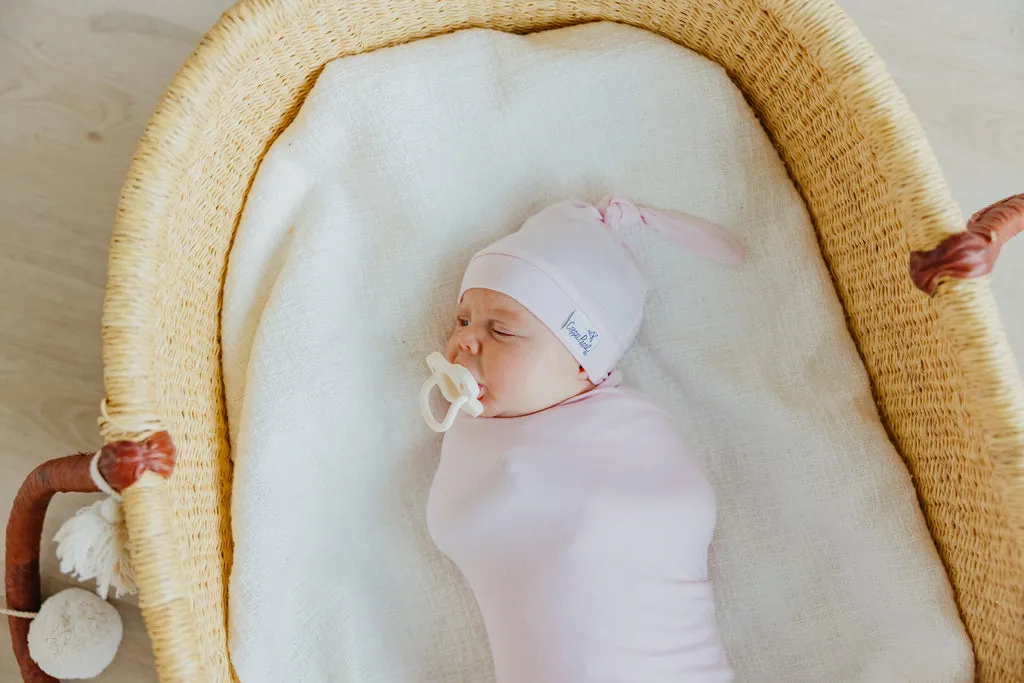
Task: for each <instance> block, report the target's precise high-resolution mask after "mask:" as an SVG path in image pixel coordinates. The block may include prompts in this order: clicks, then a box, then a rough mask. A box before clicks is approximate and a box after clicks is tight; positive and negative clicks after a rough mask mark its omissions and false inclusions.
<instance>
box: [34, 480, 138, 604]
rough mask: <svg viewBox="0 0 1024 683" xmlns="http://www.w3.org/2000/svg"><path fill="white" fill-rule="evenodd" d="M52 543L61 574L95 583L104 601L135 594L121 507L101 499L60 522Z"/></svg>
mask: <svg viewBox="0 0 1024 683" xmlns="http://www.w3.org/2000/svg"><path fill="white" fill-rule="evenodd" d="M53 540H54V541H56V542H57V559H59V560H60V570H61V571H62V572H64V573H65V574H69V575H70V576H72V577H74V578H76V579H79V580H82V581H85V580H88V579H92V578H95V579H96V593H97V594H98V595H99V596H100V597H101V598H103V599H106V598H107V594H108V593H109V592H110V589H113V590H114V596H115V597H121V596H122V595H123V594H125V593H134V592H135V570H134V568H133V567H132V563H131V558H130V556H129V554H128V531H127V529H126V528H125V524H124V515H123V514H122V513H121V505H120V503H118V501H117V500H115V499H114V498H113V497H110V498H104V499H103V500H100V501H97V502H95V503H93V504H92V505H90V506H88V507H84V508H82V509H81V510H79V511H78V512H77V513H76V514H75V516H74V517H72V518H71V519H69V520H68V521H66V522H64V524H62V525H61V527H60V529H58V530H57V533H56V535H54V537H53Z"/></svg>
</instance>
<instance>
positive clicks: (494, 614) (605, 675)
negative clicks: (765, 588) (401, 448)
mask: <svg viewBox="0 0 1024 683" xmlns="http://www.w3.org/2000/svg"><path fill="white" fill-rule="evenodd" d="M427 518H428V524H429V528H430V533H431V536H432V537H433V539H434V542H435V543H436V544H437V546H438V547H439V548H440V549H441V550H442V551H443V552H444V553H445V554H447V555H448V556H449V557H450V558H451V559H452V560H453V561H454V562H455V564H456V565H458V567H459V569H460V570H461V571H462V573H463V575H464V576H465V577H466V580H467V581H468V583H469V585H470V587H471V588H472V590H473V593H474V595H475V597H476V600H477V602H478V604H479V606H480V610H481V612H482V615H483V620H484V624H485V626H486V629H487V634H488V638H489V639H490V645H491V650H492V653H493V657H494V665H495V670H496V672H497V680H498V682H499V683H583V682H588V683H627V682H628V683H660V682H662V681H663V682H665V683H669V682H670V681H671V682H672V683H683V682H695V681H699V682H718V681H730V680H732V673H731V670H730V668H729V666H728V664H727V662H726V660H725V655H724V652H723V648H722V644H721V641H720V639H719V634H718V627H717V622H716V619H715V607H714V601H713V598H712V589H711V584H710V583H709V581H708V571H707V560H708V547H709V545H710V543H711V537H712V534H713V530H714V526H715V500H714V494H713V492H712V490H711V488H710V486H709V484H708V482H707V480H706V479H705V477H704V475H703V473H702V472H701V469H700V467H699V465H698V464H697V462H696V461H695V460H694V458H693V457H692V456H691V455H690V453H689V451H688V449H687V447H686V445H685V444H684V443H683V441H682V439H681V437H680V435H679V434H678V432H677V430H676V428H675V426H674V425H673V424H672V421H671V419H670V418H669V416H668V415H667V414H666V413H665V412H664V411H662V410H661V409H660V408H658V407H657V406H656V405H654V404H653V403H652V402H651V401H650V400H648V399H647V398H645V397H644V396H642V395H641V394H639V393H637V392H635V391H632V390H630V389H627V388H624V387H622V386H620V385H619V375H618V373H613V374H612V375H611V377H609V379H608V380H606V381H605V382H604V383H603V384H602V385H601V386H599V387H598V388H596V389H594V390H593V391H590V392H588V393H586V394H583V395H581V396H578V397H576V398H573V399H570V400H568V401H566V402H564V403H562V404H559V405H557V406H555V407H552V408H549V409H547V410H544V411H542V412H539V413H536V414H533V415H529V416H526V417H518V418H511V419H486V418H471V417H467V416H465V415H463V416H460V417H459V418H458V419H457V420H456V422H455V425H454V426H453V428H452V429H451V431H449V432H448V433H447V434H446V435H445V439H444V444H443V447H442V451H441V464H440V467H439V469H438V471H437V474H436V476H435V479H434V484H433V487H432V489H431V492H430V500H429V503H428V512H427Z"/></svg>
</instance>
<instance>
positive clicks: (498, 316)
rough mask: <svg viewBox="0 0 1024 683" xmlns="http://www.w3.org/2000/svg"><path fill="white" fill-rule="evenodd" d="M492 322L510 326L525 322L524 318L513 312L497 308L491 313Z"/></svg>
mask: <svg viewBox="0 0 1024 683" xmlns="http://www.w3.org/2000/svg"><path fill="white" fill-rule="evenodd" d="M488 317H489V318H490V319H491V321H492V322H498V323H505V324H508V325H513V324H519V323H521V322H522V321H523V318H522V316H520V315H519V314H518V313H516V312H515V311H513V310H508V309H504V308H497V309H494V310H492V311H490V315H489V316H488Z"/></svg>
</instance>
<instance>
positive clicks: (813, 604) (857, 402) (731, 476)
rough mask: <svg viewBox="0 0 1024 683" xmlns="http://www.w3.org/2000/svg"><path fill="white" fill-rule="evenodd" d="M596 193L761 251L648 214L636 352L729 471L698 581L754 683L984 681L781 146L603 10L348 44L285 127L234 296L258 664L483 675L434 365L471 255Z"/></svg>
mask: <svg viewBox="0 0 1024 683" xmlns="http://www.w3.org/2000/svg"><path fill="white" fill-rule="evenodd" d="M608 192H615V193H617V194H620V195H625V196H631V197H633V198H634V199H636V200H637V201H640V202H644V203H647V204H650V205H654V206H660V207H664V208H669V209H679V210H683V211H687V212H690V213H693V214H695V215H698V216H701V217H703V218H706V219H708V220H712V221H714V222H717V223H719V224H722V225H724V226H726V227H727V228H728V229H730V230H731V231H733V232H735V233H736V234H738V235H740V236H741V237H742V238H743V239H744V241H745V242H746V243H747V245H748V247H749V253H750V257H749V259H748V262H747V263H746V264H745V265H744V266H743V267H741V268H739V269H729V268H722V267H719V266H717V265H715V264H713V263H710V262H708V261H706V260H704V259H700V258H699V257H695V256H693V255H691V254H687V253H683V252H681V251H680V250H678V249H676V248H674V247H672V246H670V245H667V244H666V243H664V242H663V241H662V240H660V239H659V238H658V236H657V235H652V234H650V233H646V232H638V233H636V234H634V235H632V236H631V237H630V242H631V244H632V246H633V247H634V248H635V250H636V251H637V253H638V255H639V258H640V261H641V262H642V263H644V264H645V265H646V268H647V270H648V273H649V276H650V280H651V283H652V292H651V295H650V297H649V300H648V307H647V319H646V322H645V325H644V328H643V330H642V332H641V336H640V339H639V341H638V344H637V345H636V347H635V348H634V350H633V351H632V352H631V353H630V355H629V356H628V358H627V361H626V362H625V364H624V366H623V370H624V374H625V378H626V382H627V383H628V384H632V385H634V386H636V387H638V388H639V389H641V390H643V391H645V392H646V393H648V394H650V395H651V396H653V397H654V398H655V399H656V400H658V401H660V402H662V403H663V404H665V405H667V406H669V407H670V408H671V411H672V413H673V415H674V416H675V417H676V419H677V420H678V422H679V425H680V428H681V429H682V430H683V431H684V433H685V434H686V436H687V438H688V439H689V441H690V443H691V444H692V445H693V446H694V449H695V450H696V451H697V452H698V453H699V454H700V456H701V458H702V460H703V462H704V465H705V467H706V469H707V471H708V474H709V477H710V480H711V482H712V484H713V486H714V487H715V489H716V491H717V494H718V499H719V508H720V522H719V526H718V533H717V538H716V541H715V545H714V548H713V552H714V559H713V561H712V573H713V578H714V581H715V582H716V592H717V599H718V604H719V615H720V616H719V618H720V621H721V626H722V631H723V636H724V639H725V643H726V648H727V650H728V654H729V657H730V660H731V662H732V664H733V665H734V667H735V669H736V673H737V680H739V681H766V682H771V683H777V682H782V681H785V682H786V683H794V682H803V681H806V682H808V683H812V682H813V683H828V682H882V681H884V682H887V683H888V682H893V681H920V682H922V683H925V682H926V683H939V682H942V681H949V682H961V681H969V680H970V679H971V670H972V664H973V662H972V657H971V650H970V646H969V643H968V641H967V639H966V636H965V633H964V630H963V628H962V626H961V624H960V622H959V620H958V616H957V612H956V607H955V605H954V603H953V597H952V592H951V590H950V587H949V585H948V582H947V580H946V577H945V574H944V572H943V568H942V566H941V563H940V561H939V558H938V556H937V554H936V552H935V550H934V547H933V545H932V541H931V538H930V536H929V535H928V531H927V529H926V528H925V524H924V521H923V518H922V515H921V513H920V511H919V509H918V505H917V502H916V498H915V494H914V490H913V488H912V485H911V482H910V478H909V476H908V474H907V472H906V470H905V468H904V467H903V465H902V463H901V461H900V459H899V456H898V455H897V453H896V452H895V451H894V449H893V447H892V446H891V445H890V442H889V441H888V439H887V437H886V433H885V431H884V429H883V428H882V425H881V424H880V422H879V419H878V417H877V414H876V411H875V406H874V404H873V402H872V397H871V392H870V389H869V385H868V380H867V377H866V373H865V371H864V368H863V366H862V365H861V364H860V361H859V358H858V355H857V351H856V349H855V348H854V345H853V343H852V341H851V340H850V337H849V335H848V333H847V329H846V326H845V324H844V319H843V312H842V310H841V307H840V305H839V303H838V300H837V298H836V296H835V293H834V291H833V288H832V285H831V282H830V279H829V275H828V272H827V270H826V268H825V265H824V264H823V262H822V259H821V256H820V254H819V251H818V247H817V243H816V240H815V237H814V235H813V232H812V227H811V224H810V222H809V219H808V216H807V213H806V210H805V208H804V206H803V204H802V202H801V200H800V198H799V196H798V194H797V193H796V191H795V190H794V188H793V186H792V184H791V183H790V181H789V179H788V177H787V175H786V171H785V169H784V168H783V165H782V163H781V162H780V160H779V158H778V156H777V155H776V153H775V151H774V149H773V148H772V145H771V143H770V141H769V139H768V138H767V137H766V135H765V134H764V132H763V130H762V129H761V127H760V126H759V124H758V122H757V120H756V119H755V117H754V116H753V115H752V113H751V112H750V110H749V108H748V107H747V105H746V104H745V102H744V100H743V98H742V96H741V95H740V93H739V92H738V91H737V90H736V88H735V87H734V86H733V85H732V84H731V83H730V81H729V79H728V78H727V76H726V75H725V74H724V73H723V71H722V70H721V69H720V68H719V67H718V66H716V65H715V64H713V63H711V62H709V61H707V60H705V59H704V58H702V57H700V56H698V55H696V54H694V53H691V52H689V51H686V50H684V49H682V48H680V47H678V46H676V45H674V44H672V43H670V42H667V41H665V40H664V39H661V38H658V37H656V36H654V35H653V34H650V33H646V32H643V31H640V30H637V29H632V28H627V27H623V26H618V25H610V24H591V25H585V26H580V27H575V28H571V29H564V30H560V31H554V32H548V33H541V34H536V35H531V36H526V37H518V36H512V35H506V34H501V33H494V32H487V31H468V32H462V33H457V34H454V35H448V36H443V37H439V38H435V39H431V40H428V41H422V42H418V43H414V44H410V45H405V46H401V47H397V48H393V49H389V50H382V51H379V52H375V53H371V54H366V55H360V56H356V57H350V58H346V59H343V60H340V61H338V62H335V63H332V64H330V65H328V66H327V67H326V69H325V70H324V72H323V74H322V75H321V76H320V78H319V81H318V82H317V84H316V86H315V87H314V88H313V90H312V92H311V93H310V95H309V98H308V100H307V102H306V103H305V105H304V106H303V108H302V110H301V112H300V114H299V116H298V117H297V118H296V120H295V121H294V122H293V123H292V125H291V126H290V127H289V128H288V130H287V131H285V132H284V134H283V135H282V136H281V138H280V139H279V140H277V141H276V142H275V143H274V145H273V146H272V148H271V149H270V150H269V152H268V154H267V156H266V159H265V160H264V162H263V164H262V166H261V168H260V170H259V173H258V174H257V177H256V179H255V182H254V185H253V187H252V190H251V192H250V195H249V200H248V204H247V206H246V209H245V214H244V216H243V220H242V223H241V225H240V227H239V230H238V235H237V238H236V241H235V245H234V248H233V251H232V254H231V259H230V263H229V270H228V279H227V283H226V290H225V300H224V318H223V349H224V377H225V381H226V385H227V392H228V393H227V404H228V413H229V419H230V428H231V440H232V445H233V452H234V457H235V465H236V469H235V481H234V489H233V491H234V494H233V496H234V497H233V500H232V520H233V531H234V537H235V563H234V567H233V570H232V575H231V582H230V595H229V624H228V626H229V633H230V650H231V656H232V659H233V661H234V664H235V667H236V669H237V672H238V674H239V676H240V678H241V681H242V683H264V682H266V683H271V682H272V683H278V682H280V681H290V682H294V683H301V682H317V683H322V682H325V681H336V682H339V683H355V682H359V683H369V682H371V681H380V682H387V683H406V682H408V683H414V682H416V683H441V682H444V683H451V682H453V681H455V682H457V681H465V682H470V683H483V682H486V681H488V680H492V676H493V674H492V673H491V665H490V661H489V653H488V647H487V643H486V639H485V634H484V633H483V631H482V629H481V625H480V619H479V615H478V613H477V609H476V606H475V604H474V602H473V599H472V596H471V595H470V593H469V592H468V590H467V588H466V586H465V584H464V582H463V581H462V579H461V577H460V576H459V574H458V572H457V571H456V570H455V569H454V568H453V567H452V566H451V565H450V564H449V563H448V562H447V561H446V560H445V559H444V558H443V556H441V555H440V553H439V552H437V551H436V550H435V549H434V548H433V546H432V544H431V542H430V540H429V539H428V536H427V532H426V526H425V509H424V508H425V504H426V496H427V493H428V489H429V486H430V482H431V478H432V476H433V473H434V470H435V468H436V466H437V457H438V448H439V445H440V437H438V436H437V435H435V434H434V433H432V432H430V431H429V430H428V429H427V427H426V425H424V424H423V422H422V420H421V419H420V417H419V413H418V408H417V393H418V390H419V387H420V384H421V382H422V381H423V379H424V377H425V374H426V367H425V365H424V361H423V359H424V357H425V356H426V355H427V354H428V353H429V352H430V351H433V350H435V349H438V348H440V347H441V345H442V342H443V340H444V338H445V337H446V334H447V332H448V331H449V328H450V326H451V324H452V320H451V313H452V309H453V305H454V299H455V297H456V295H457V289H458V283H459V277H460V275H461V272H462V269H463V267H464V266H465V264H466V261H467V259H468V258H469V256H470V255H471V254H472V253H473V252H474V251H475V250H476V249H479V248H480V247H482V246H484V245H486V244H488V243H489V242H491V241H492V240H494V239H496V238H497V237H499V236H501V235H503V234H506V233H508V232H509V231H511V230H514V229H515V228H516V227H517V226H518V225H519V224H520V223H521V222H522V221H523V220H524V219H525V218H526V217H527V216H529V215H530V214H532V213H534V212H536V211H537V210H539V209H541V208H542V207H544V206H546V205H547V204H549V203H552V202H554V201H557V200H561V199H565V198H570V197H575V198H579V199H583V200H587V201H596V200H598V199H600V197H601V196H602V195H604V194H606V193H608ZM623 456H624V457H628V454H623ZM524 683H527V682H524Z"/></svg>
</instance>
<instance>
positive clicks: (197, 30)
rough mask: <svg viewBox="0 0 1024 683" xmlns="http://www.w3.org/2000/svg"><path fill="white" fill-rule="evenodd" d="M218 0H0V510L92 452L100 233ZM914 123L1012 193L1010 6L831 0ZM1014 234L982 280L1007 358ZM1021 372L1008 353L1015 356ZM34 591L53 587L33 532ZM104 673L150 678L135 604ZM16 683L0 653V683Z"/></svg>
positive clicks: (1023, 122)
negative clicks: (37, 479) (57, 464)
mask: <svg viewBox="0 0 1024 683" xmlns="http://www.w3.org/2000/svg"><path fill="white" fill-rule="evenodd" d="M227 4H228V3H227V2H226V1H225V0H175V1H174V2H168V1H166V0H0V245H2V246H0V302H2V304H0V513H2V514H3V515H4V516H6V514H7V512H8V509H9V502H10V500H11V499H12V498H13V496H14V493H15V491H16V489H17V486H18V484H19V483H20V482H21V480H22V479H23V477H24V476H25V474H27V473H28V471H29V470H30V469H31V468H32V467H34V466H35V465H37V464H38V463H40V462H42V461H43V460H46V459H48V458H51V457H54V456H56V455H61V454H64V453H68V452H71V451H75V450H78V449H93V448H95V447H96V446H97V445H98V437H97V430H96V415H97V411H98V406H99V401H100V399H101V398H102V395H103V386H102V374H101V364H100V334H99V319H100V306H101V302H102V296H103V285H104V273H105V266H106V250H107V242H108V240H109V237H110V229H111V224H112V220H113V215H114V209H115V206H116V203H117V196H118V191H119V188H120V185H121V180H122V177H123V174H124V173H125V171H126V169H127V167H128V162H129V159H130V158H131V154H132V150H133V149H134V146H135V141H136V140H137V138H138V137H139V135H140V133H141V132H142V128H143V125H144V123H145V121H146V117H147V116H148V114H149V112H150V110H151V109H152V107H153V105H154V104H155V102H156V100H157V97H158V96H159V95H160V93H161V92H162V91H163V89H164V87H165V85H166V84H167V82H168V80H169V79H170V78H171V76H172V75H173V74H174V72H175V70H176V69H177V67H178V66H179V65H180V64H181V62H182V61H183V60H184V59H185V57H186V56H187V55H188V54H189V52H190V51H191V49H192V47H193V46H194V45H195V44H196V43H197V42H198V40H199V38H200V36H201V35H202V33H203V30H204V29H205V28H206V27H207V26H209V25H210V24H211V23H212V22H213V21H214V20H215V19H216V17H217V15H218V14H219V12H220V11H221V10H222V9H223V8H224V7H226V6H227ZM840 5H842V6H843V7H845V8H846V10H847V11H848V12H849V13H850V14H851V15H852V16H853V18H854V20H855V21H857V23H858V24H859V25H860V27H861V30H862V31H863V32H864V33H865V34H866V35H867V37H868V39H869V40H871V41H872V42H873V43H874V44H875V46H876V48H877V49H878V51H879V52H880V53H881V54H882V56H883V57H884V58H885V60H886V61H887V63H888V65H889V68H890V70H891V71H892V73H893V75H894V77H895V79H896V81H897V82H898V83H899V85H900V86H901V87H902V88H903V89H904V91H905V92H906V93H907V96H908V97H909V99H910V102H911V104H912V105H913V107H914V108H915V110H916V112H917V114H918V116H919V117H920V119H921V120H922V122H923V124H924V127H925V129H926V130H927V132H928V135H929V136H930V138H931V141H932V144H933V145H934V147H935V151H936V153H937V154H938V156H939V159H940V161H941V163H942V165H943V168H944V169H945V173H946V177H947V178H948V180H949V183H950V185H951V187H952V190H953V194H954V195H955V197H956V198H957V200H958V201H959V202H960V205H961V207H962V209H963V211H964V213H970V212H972V211H974V210H976V209H978V208H980V207H982V206H983V205H986V204H988V203H990V202H992V201H994V200H996V199H999V198H1002V197H1004V196H1007V195H1010V194H1013V193H1017V192H1024V2H1022V0H979V2H977V3H973V6H971V7H969V6H968V3H965V2H963V0H840ZM1022 271H1024V237H1021V238H1020V239H1019V244H1011V245H1010V247H1009V248H1008V250H1007V252H1006V253H1005V254H1004V257H1003V259H1002V260H1001V262H1000V264H999V269H998V271H997V273H996V275H995V278H994V286H995V289H996V293H997V298H998V300H999V303H1000V306H1001V308H1002V310H1003V312H1004V318H1005V319H1006V320H1007V327H1008V332H1009V334H1010V337H1011V340H1012V343H1013V345H1014V347H1015V348H1016V349H1017V355H1018V358H1020V359H1022V360H1024V277H1021V274H1020V273H1021V272H1022ZM1022 365H1024V363H1022ZM84 500H86V499H85V498H83V497H77V496H71V497H64V498H60V499H58V500H57V501H56V502H55V505H54V514H52V515H51V517H50V520H49V523H48V525H47V533H46V539H47V540H45V541H44V545H43V555H44V558H45V561H44V574H45V583H44V591H45V592H46V593H47V594H49V593H51V592H54V591H55V590H57V589H59V588H60V587H62V586H63V585H66V582H65V581H64V580H63V579H61V578H60V577H59V575H58V573H57V572H56V567H55V564H54V561H53V548H52V545H51V544H50V542H49V540H48V539H49V536H50V535H52V531H53V530H54V529H55V528H56V525H57V524H58V523H59V521H60V520H62V519H64V518H66V517H67V515H68V514H69V513H70V512H71V511H73V510H74V509H76V508H77V507H78V506H80V505H81V504H82V502H83V501H84ZM122 611H123V613H124V615H125V619H126V627H127V630H126V635H125V643H124V644H123V645H122V647H121V650H120V654H119V655H118V658H117V660H116V662H115V664H114V665H113V666H112V667H111V668H110V669H108V671H107V672H105V673H104V674H103V675H101V676H100V678H99V679H97V680H99V681H105V682H107V683H115V682H121V683H128V682H130V683H145V682H147V681H155V680H156V677H155V675H154V674H153V672H152V660H151V657H150V655H149V650H148V642H147V640H146V636H145V632H144V630H143V629H142V627H141V622H140V619H139V616H138V612H137V610H135V608H134V607H132V606H131V605H123V606H122ZM15 680H19V679H18V675H17V668H16V666H15V664H14V660H13V656H12V654H11V652H10V649H9V648H8V647H7V646H6V645H0V681H5V682H6V681H12V682H13V681H15Z"/></svg>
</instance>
